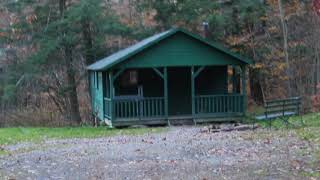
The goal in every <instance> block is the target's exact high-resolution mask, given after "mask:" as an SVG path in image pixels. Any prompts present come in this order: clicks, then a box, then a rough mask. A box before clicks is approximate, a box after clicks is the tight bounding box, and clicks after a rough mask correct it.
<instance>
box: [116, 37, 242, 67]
mask: <svg viewBox="0 0 320 180" xmlns="http://www.w3.org/2000/svg"><path fill="white" fill-rule="evenodd" d="M232 64H233V65H241V64H242V63H241V61H239V60H238V59H235V58H233V57H232V56H230V55H227V54H225V53H224V52H221V51H219V50H217V49H214V48H212V47H210V46H208V45H206V44H205V43H203V42H200V41H199V40H196V39H194V38H192V37H190V36H188V35H186V34H183V33H177V34H175V35H173V36H172V37H170V38H168V39H165V40H162V41H161V42H159V44H157V45H155V46H152V47H150V48H149V49H146V50H145V51H143V52H141V53H139V54H137V55H135V56H133V57H131V58H130V59H129V60H127V61H125V62H123V63H121V64H119V65H118V67H130V68H143V67H163V66H168V67H174V66H202V65H232Z"/></svg>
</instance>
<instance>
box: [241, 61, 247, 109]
mask: <svg viewBox="0 0 320 180" xmlns="http://www.w3.org/2000/svg"><path fill="white" fill-rule="evenodd" d="M241 70H242V76H241V77H242V95H243V112H244V113H246V112H247V77H246V76H247V73H246V71H247V68H246V66H242V67H241Z"/></svg>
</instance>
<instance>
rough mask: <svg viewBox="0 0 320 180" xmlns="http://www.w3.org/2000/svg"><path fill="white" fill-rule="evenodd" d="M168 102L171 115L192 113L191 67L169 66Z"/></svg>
mask: <svg viewBox="0 0 320 180" xmlns="http://www.w3.org/2000/svg"><path fill="white" fill-rule="evenodd" d="M168 104H169V107H168V108H169V115H170V116H183V115H191V114H192V101H191V71H190V68H189V67H174V68H168Z"/></svg>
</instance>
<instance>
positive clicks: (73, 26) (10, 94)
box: [0, 0, 320, 127]
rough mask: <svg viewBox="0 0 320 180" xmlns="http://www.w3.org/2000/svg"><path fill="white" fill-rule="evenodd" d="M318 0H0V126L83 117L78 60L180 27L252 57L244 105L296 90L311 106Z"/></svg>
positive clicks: (316, 97) (75, 121)
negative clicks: (248, 86) (205, 29)
mask: <svg viewBox="0 0 320 180" xmlns="http://www.w3.org/2000/svg"><path fill="white" fill-rule="evenodd" d="M319 9H320V1H318V0H314V1H312V0H292V1H286V0H241V1H236V0H215V1H212V0H202V1H194V0H163V1H158V0H72V1H71V0H58V1H50V0H43V1H38V0H28V1H11V0H3V1H1V2H0V17H1V18H0V127H1V126H64V125H79V124H92V122H93V121H92V117H91V112H90V109H91V107H90V96H89V94H88V82H87V81H88V79H87V71H86V69H85V67H86V66H87V65H89V64H92V63H93V62H95V61H97V60H100V59H101V58H103V57H106V56H108V55H110V54H112V53H114V52H116V51H118V50H120V49H123V48H125V47H128V46H129V45H131V44H134V43H135V42H137V41H139V40H141V39H143V38H145V37H148V36H150V35H152V34H155V33H157V32H161V31H164V30H167V29H169V28H171V27H181V28H184V29H188V30H189V31H191V32H193V33H196V34H201V35H204V32H203V27H202V23H203V22H207V23H208V24H209V30H208V34H206V37H207V38H208V39H209V40H211V41H215V42H218V43H220V44H222V45H223V46H225V47H227V48H229V49H231V50H232V51H234V52H237V53H239V54H241V55H243V56H246V57H248V58H251V59H253V60H254V64H253V65H252V66H251V67H250V69H249V79H248V82H249V84H250V89H249V90H248V92H249V97H250V99H249V107H251V109H253V108H254V107H256V106H259V105H261V104H262V103H263V102H264V101H265V100H268V99H274V98H285V97H290V96H301V97H302V98H303V111H304V112H312V111H318V110H319V107H320V92H319V91H320V84H319V82H320V71H319V68H320V66H319V63H320V62H319V61H320V59H319V58H320V54H319V53H320V52H319V51H320V39H319V37H320V36H319V31H320V13H319Z"/></svg>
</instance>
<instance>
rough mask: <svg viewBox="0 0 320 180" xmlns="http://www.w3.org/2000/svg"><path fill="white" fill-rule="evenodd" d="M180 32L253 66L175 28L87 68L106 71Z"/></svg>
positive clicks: (247, 62)
mask: <svg viewBox="0 0 320 180" xmlns="http://www.w3.org/2000/svg"><path fill="white" fill-rule="evenodd" d="M178 32H182V33H184V34H187V35H189V36H191V37H193V38H195V39H197V40H199V41H201V42H203V43H205V44H207V45H209V46H211V47H213V48H215V49H217V50H220V51H222V52H223V53H225V54H228V55H230V56H232V57H234V58H236V59H238V60H239V61H242V62H243V63H245V64H251V63H252V61H251V60H249V59H246V58H244V57H241V56H240V55H238V54H236V53H234V52H231V51H230V50H228V49H226V48H224V47H222V46H220V45H218V44H215V43H212V42H209V41H207V40H206V39H204V38H202V37H200V36H198V35H195V34H192V33H190V32H188V31H185V30H183V29H178V28H174V29H171V30H168V31H165V32H162V33H159V34H156V35H154V36H151V37H149V38H146V39H144V40H142V41H140V42H138V43H136V44H134V45H132V46H130V47H128V48H125V49H123V50H121V51H118V52H116V53H114V54H112V55H110V56H108V57H106V58H104V59H101V60H100V61H97V62H96V63H94V64H92V65H90V66H88V67H87V69H88V70H92V71H100V70H106V69H109V68H111V67H113V66H115V65H117V64H119V63H121V62H123V61H125V60H127V59H128V58H130V57H132V56H134V55H136V54H138V53H139V52H141V51H143V50H145V49H147V48H148V47H150V46H152V45H155V44H157V43H158V42H160V41H161V40H163V39H166V38H168V37H170V36H172V35H174V34H176V33H178Z"/></svg>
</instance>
